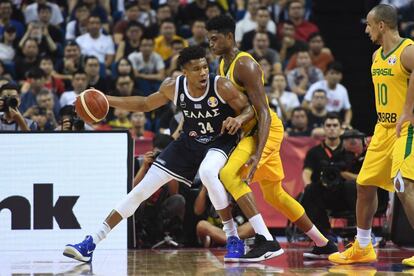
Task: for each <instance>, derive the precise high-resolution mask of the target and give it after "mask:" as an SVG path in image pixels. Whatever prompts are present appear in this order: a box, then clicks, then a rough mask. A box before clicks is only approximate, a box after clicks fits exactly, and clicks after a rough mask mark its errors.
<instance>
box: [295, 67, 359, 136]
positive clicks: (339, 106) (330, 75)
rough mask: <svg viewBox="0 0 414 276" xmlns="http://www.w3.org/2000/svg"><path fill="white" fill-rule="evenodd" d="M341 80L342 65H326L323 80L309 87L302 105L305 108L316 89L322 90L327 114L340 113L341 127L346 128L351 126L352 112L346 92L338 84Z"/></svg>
mask: <svg viewBox="0 0 414 276" xmlns="http://www.w3.org/2000/svg"><path fill="white" fill-rule="evenodd" d="M341 80H342V65H341V64H340V63H338V62H332V63H330V64H329V65H328V67H327V69H326V73H325V80H321V81H318V82H316V83H314V84H313V85H311V86H310V87H309V89H308V91H307V92H306V95H305V99H304V102H303V105H304V106H305V107H307V106H308V105H309V102H310V101H311V99H312V94H313V92H314V91H315V90H316V89H323V90H325V91H326V92H327V97H328V105H327V106H326V109H327V111H328V112H341V113H343V114H342V117H343V118H344V122H343V125H342V127H343V128H347V127H349V126H350V125H351V120H352V110H351V103H350V101H349V97H348V90H347V89H346V88H345V87H344V86H343V85H342V84H340V82H341Z"/></svg>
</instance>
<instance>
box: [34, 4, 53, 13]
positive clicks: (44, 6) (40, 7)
mask: <svg viewBox="0 0 414 276" xmlns="http://www.w3.org/2000/svg"><path fill="white" fill-rule="evenodd" d="M42 10H48V11H50V12H52V8H51V7H49V6H48V5H47V4H38V6H37V12H40V11H42Z"/></svg>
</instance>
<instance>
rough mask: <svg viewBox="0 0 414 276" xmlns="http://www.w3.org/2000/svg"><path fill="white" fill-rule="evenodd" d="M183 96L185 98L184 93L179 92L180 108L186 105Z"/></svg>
mask: <svg viewBox="0 0 414 276" xmlns="http://www.w3.org/2000/svg"><path fill="white" fill-rule="evenodd" d="M184 98H185V96H184V93H181V94H180V107H181V108H185V107H186V104H185V102H184Z"/></svg>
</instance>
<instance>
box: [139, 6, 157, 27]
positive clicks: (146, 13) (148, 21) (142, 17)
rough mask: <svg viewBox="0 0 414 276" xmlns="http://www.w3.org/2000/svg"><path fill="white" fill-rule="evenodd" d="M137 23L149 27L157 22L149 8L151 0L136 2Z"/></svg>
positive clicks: (154, 14)
mask: <svg viewBox="0 0 414 276" xmlns="http://www.w3.org/2000/svg"><path fill="white" fill-rule="evenodd" d="M138 7H139V11H140V12H139V16H138V22H139V23H141V24H143V25H144V26H145V27H149V26H151V25H152V24H154V23H156V22H157V16H156V12H155V11H154V10H153V9H152V8H151V0H138Z"/></svg>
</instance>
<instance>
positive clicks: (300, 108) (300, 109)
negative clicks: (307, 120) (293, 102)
mask: <svg viewBox="0 0 414 276" xmlns="http://www.w3.org/2000/svg"><path fill="white" fill-rule="evenodd" d="M300 111H303V112H305V113H306V116H308V111H307V110H306V109H305V108H304V107H302V106H298V107H295V108H294V109H292V116H293V114H294V113H295V112H300Z"/></svg>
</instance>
